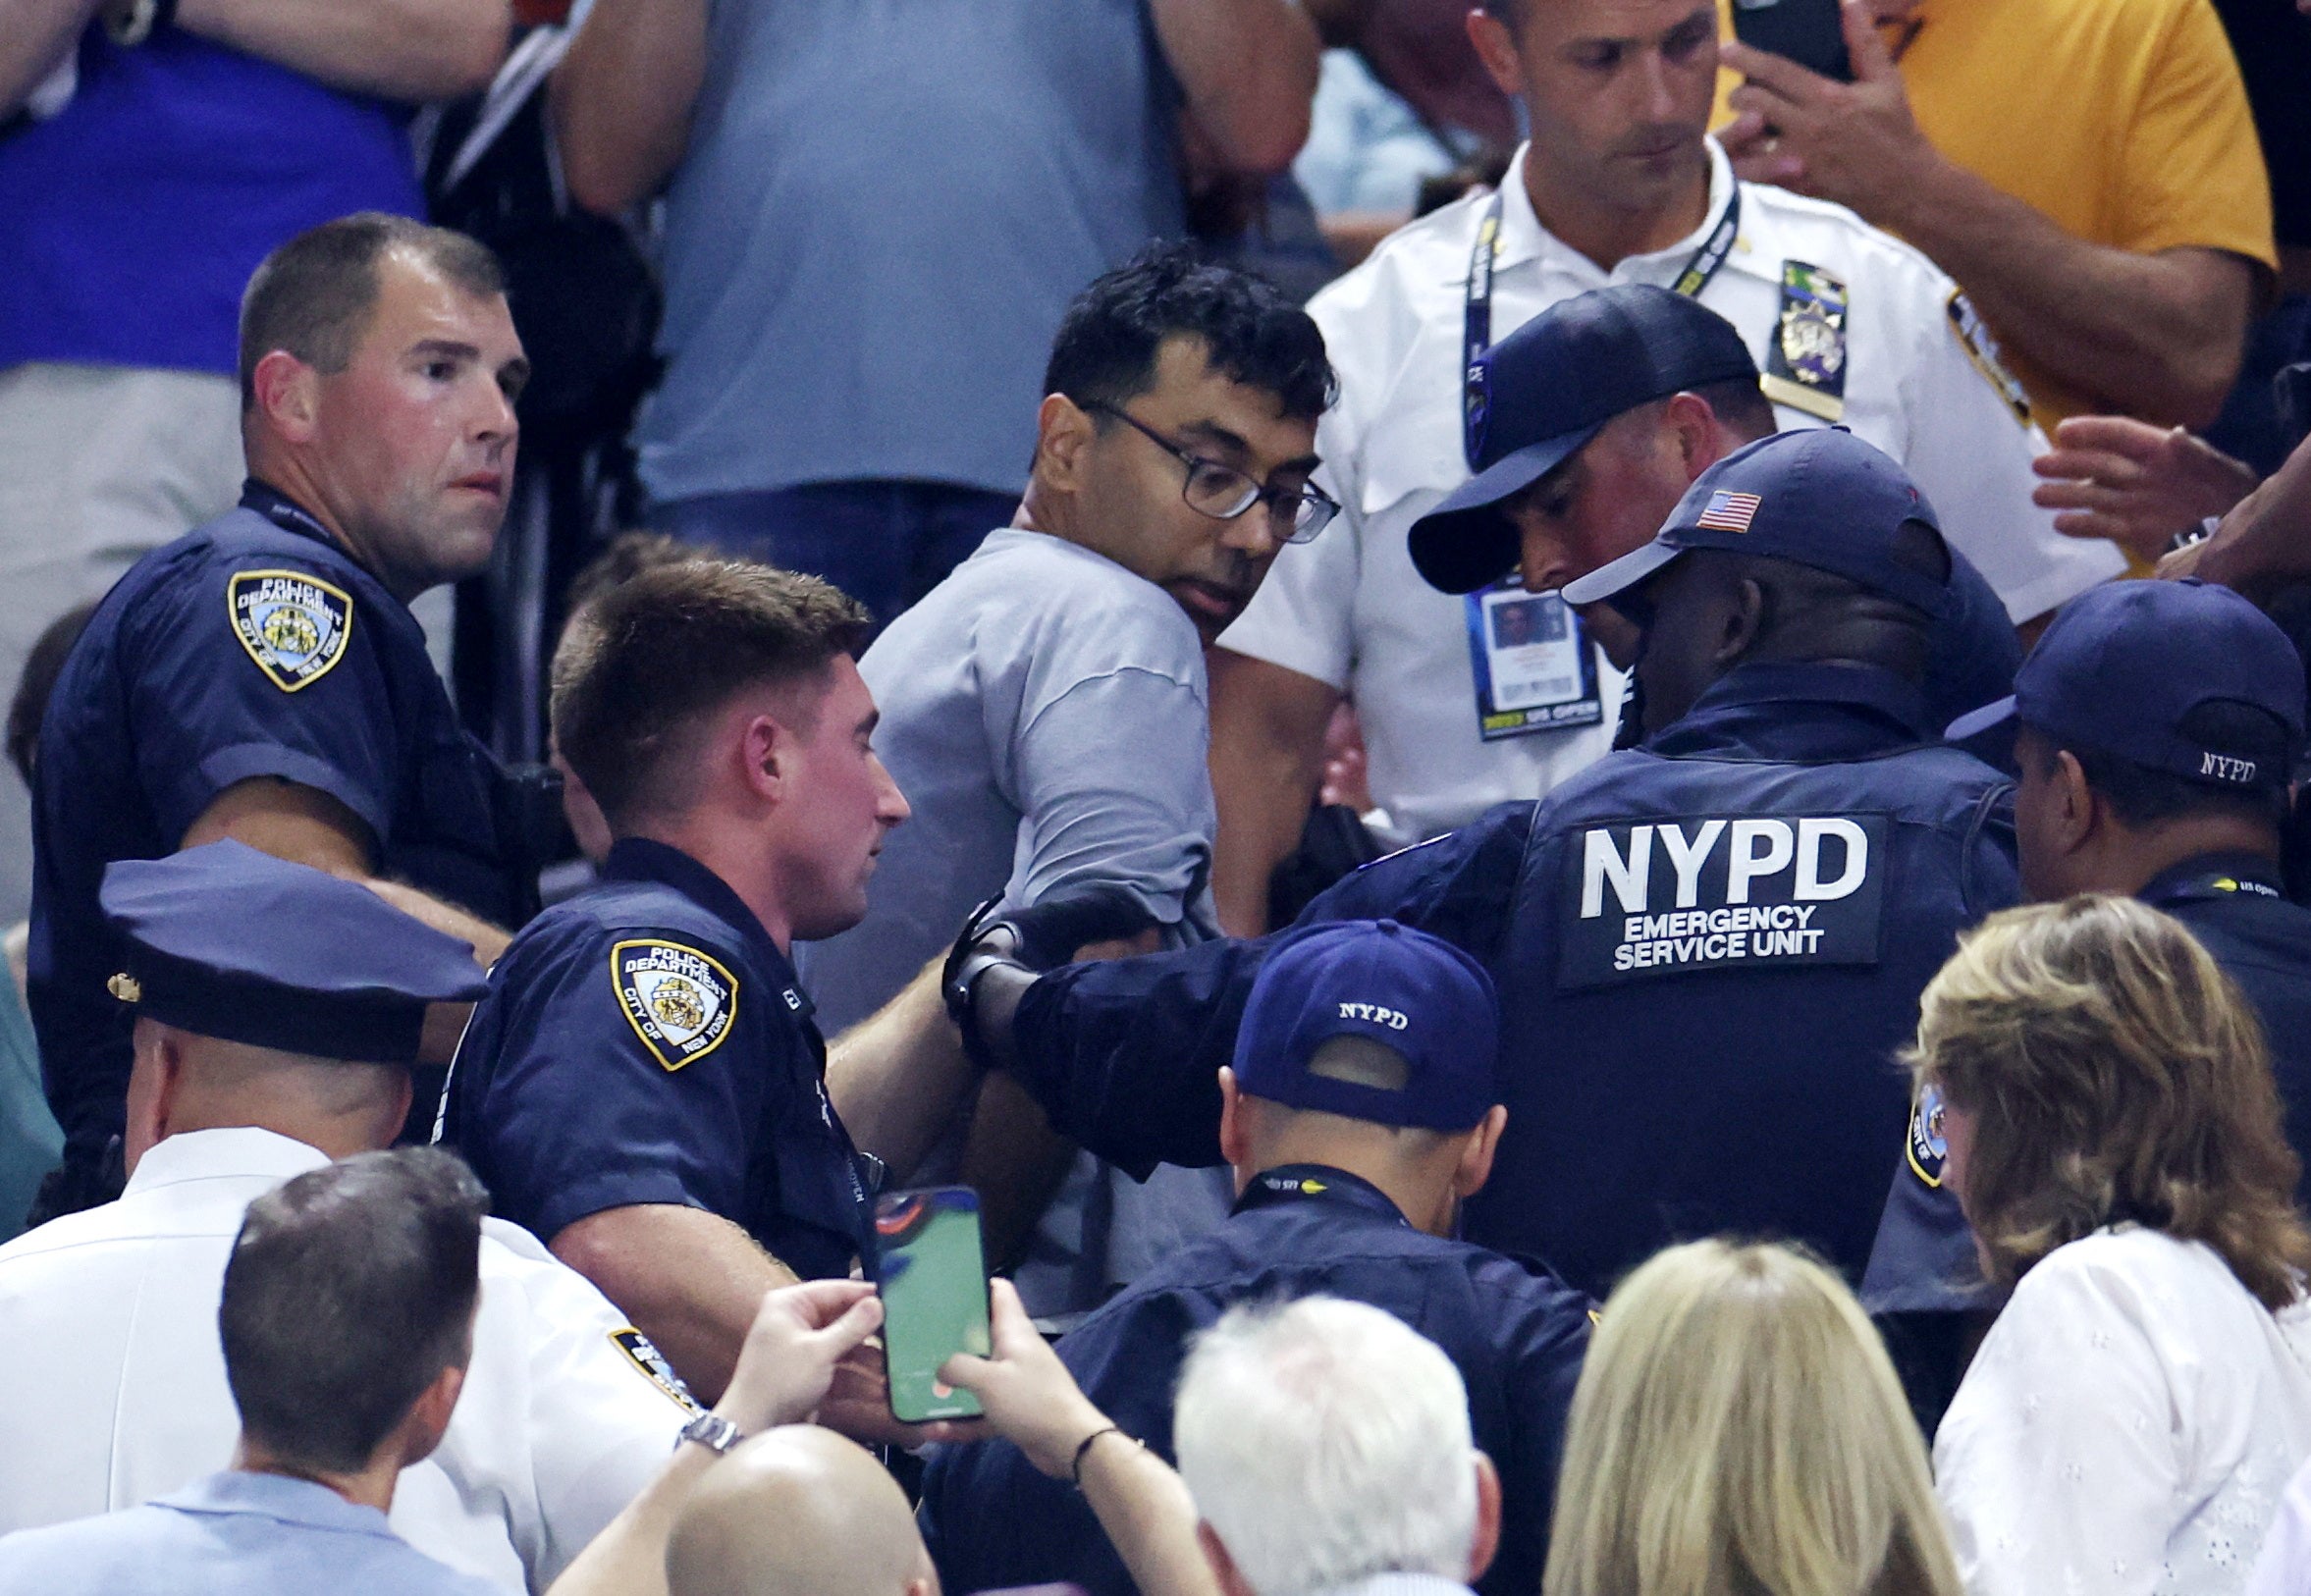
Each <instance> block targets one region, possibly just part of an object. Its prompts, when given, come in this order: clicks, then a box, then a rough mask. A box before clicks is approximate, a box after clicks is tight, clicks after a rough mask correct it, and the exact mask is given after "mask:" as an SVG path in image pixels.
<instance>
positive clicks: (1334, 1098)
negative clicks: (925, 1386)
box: [923, 921, 1589, 1596]
mask: <svg viewBox="0 0 2311 1596" xmlns="http://www.w3.org/2000/svg"><path fill="white" fill-rule="evenodd" d="M1498 1025H1499V1011H1498V1008H1497V1005H1496V1002H1495V999H1494V995H1493V988H1492V982H1491V980H1490V978H1489V977H1487V976H1486V975H1485V973H1484V970H1483V968H1482V967H1481V966H1480V965H1478V962H1477V961H1476V960H1475V959H1474V958H1472V957H1470V956H1469V954H1467V953H1466V952H1464V951H1462V950H1461V949H1460V948H1457V947H1455V946H1453V945H1452V944H1451V943H1449V942H1446V941H1443V940H1441V939H1439V938H1437V937H1434V936H1430V935H1427V934H1426V933H1424V932H1422V931H1414V930H1411V929H1409V928H1407V927H1404V926H1400V925H1397V924H1395V923H1394V922H1392V921H1377V922H1374V921H1347V922H1340V923H1323V924H1317V925H1314V926H1309V927H1306V928H1303V929H1301V930H1298V931H1292V932H1289V933H1287V934H1286V935H1285V936H1283V937H1282V938H1280V939H1279V941H1278V944H1277V947H1276V950H1275V954H1274V956H1273V957H1272V958H1270V959H1268V960H1267V961H1266V962H1265V963H1264V964H1263V967H1262V969H1261V972H1260V976H1259V979H1258V981H1257V982H1256V983H1255V984H1254V986H1253V989H1252V993H1251V996H1250V998H1249V1000H1248V1002H1247V1004H1246V1007H1245V1013H1244V1022H1243V1024H1242V1025H1241V1026H1240V1027H1239V1028H1238V1030H1237V1033H1236V1038H1235V1051H1234V1064H1233V1067H1232V1068H1229V1069H1222V1070H1221V1071H1220V1072H1219V1091H1220V1094H1221V1100H1222V1104H1223V1106H1222V1109H1221V1115H1220V1129H1219V1144H1220V1149H1221V1151H1222V1153H1223V1154H1224V1156H1225V1157H1226V1160H1227V1162H1228V1163H1229V1164H1231V1165H1232V1166H1233V1167H1234V1171H1235V1178H1236V1189H1237V1191H1238V1193H1239V1194H1240V1195H1239V1197H1238V1199H1237V1202H1236V1206H1235V1211H1234V1213H1233V1214H1232V1215H1231V1216H1230V1218H1229V1219H1228V1220H1227V1221H1226V1222H1225V1223H1224V1224H1222V1225H1221V1226H1220V1227H1219V1228H1218V1229H1217V1230H1215V1231H1213V1232H1211V1233H1210V1234H1209V1235H1206V1236H1202V1237H1199V1238H1197V1239H1195V1240H1193V1241H1191V1242H1189V1243H1188V1244H1187V1245H1186V1246H1185V1247H1183V1248H1182V1249H1180V1250H1178V1251H1177V1252H1175V1253H1174V1254H1172V1255H1171V1256H1170V1257H1169V1258H1167V1259H1166V1260H1165V1261H1164V1262H1163V1263H1161V1264H1159V1265H1157V1266H1156V1267H1155V1270H1154V1271H1153V1272H1151V1273H1150V1274H1148V1275H1145V1276H1143V1277H1142V1278H1141V1279H1139V1280H1137V1281H1135V1282H1134V1283H1133V1284H1132V1285H1130V1286H1129V1287H1127V1288H1125V1290H1124V1292H1123V1293H1122V1295H1120V1296H1118V1297H1116V1298H1115V1299H1114V1300H1113V1301H1111V1302H1109V1303H1107V1304H1106V1305H1104V1306H1103V1307H1101V1308H1100V1309H1098V1310H1096V1311H1095V1312H1094V1313H1093V1314H1092V1315H1091V1316H1090V1317H1089V1318H1087V1319H1086V1320H1084V1321H1083V1323H1081V1324H1080V1325H1078V1326H1077V1327H1076V1328H1075V1329H1074V1330H1072V1331H1070V1332H1069V1333H1068V1334H1067V1336H1066V1337H1065V1338H1064V1339H1062V1340H1061V1341H1060V1343H1059V1348H1058V1351H1059V1357H1060V1358H1061V1359H1062V1360H1063V1361H1064V1362H1065V1363H1066V1364H1067V1366H1068V1368H1069V1370H1070V1371H1071V1372H1072V1373H1073V1374H1074V1375H1075V1378H1076V1380H1077V1382H1078V1383H1079V1384H1080V1385H1081V1386H1082V1387H1083V1389H1084V1391H1085V1393H1086V1395H1088V1396H1089V1397H1091V1399H1092V1400H1093V1402H1095V1403H1097V1404H1098V1405H1099V1406H1100V1408H1101V1409H1102V1410H1103V1411H1105V1412H1106V1413H1107V1415H1108V1416H1109V1417H1110V1418H1111V1419H1112V1420H1113V1421H1114V1422H1115V1423H1117V1424H1120V1425H1121V1426H1123V1429H1124V1431H1125V1433H1127V1434H1129V1435H1132V1436H1134V1437H1137V1438H1138V1439H1140V1440H1143V1441H1145V1442H1146V1443H1147V1444H1148V1445H1149V1446H1151V1447H1154V1448H1155V1450H1156V1451H1157V1452H1159V1453H1162V1454H1163V1455H1164V1456H1165V1457H1167V1458H1168V1457H1169V1456H1170V1454H1171V1439H1170V1438H1171V1399H1172V1391H1173V1388H1174V1387H1175V1386H1176V1385H1177V1383H1178V1379H1179V1370H1180V1364H1181V1362H1182V1360H1183V1359H1184V1358H1185V1357H1186V1354H1187V1350H1188V1342H1189V1340H1190V1338H1191V1337H1192V1336H1193V1335H1194V1334H1195V1333H1196V1332H1198V1331H1200V1330H1203V1329H1205V1328H1207V1327H1209V1325H1210V1324H1212V1323H1213V1322H1214V1321H1215V1320H1217V1319H1218V1318H1219V1316H1220V1315H1221V1314H1222V1313H1224V1312H1226V1311H1227V1309H1228V1308H1230V1307H1231V1306H1234V1305H1235V1304H1237V1303H1243V1302H1252V1301H1268V1300H1273V1299H1277V1298H1291V1297H1304V1296H1309V1295H1314V1294H1318V1293H1321V1294H1324V1295H1328V1296H1333V1297H1342V1298H1347V1299H1349V1300H1351V1301H1354V1302H1362V1303H1373V1304H1374V1305H1376V1306H1379V1307H1383V1308H1386V1309H1387V1310H1388V1311H1390V1312H1392V1313H1394V1314H1395V1315H1396V1316H1397V1317H1399V1318H1401V1319H1403V1320H1404V1321H1405V1322H1406V1323H1407V1324H1409V1325H1411V1326H1412V1327H1413V1328H1414V1329H1416V1330H1418V1331H1420V1332H1421V1333H1422V1334H1423V1335H1424V1336H1426V1337H1428V1339H1429V1340H1431V1341H1433V1342H1435V1343H1436V1344H1437V1345H1438V1346H1440V1347H1442V1348H1443V1349H1444V1351H1445V1353H1446V1354H1447V1355H1448V1356H1449V1357H1451V1358H1452V1360H1453V1362H1454V1363H1455V1364H1456V1365H1457V1366H1458V1367H1459V1369H1460V1371H1461V1377H1462V1380H1463V1382H1464V1383H1465V1384H1466V1385H1467V1387H1468V1391H1469V1407H1470V1418H1471V1420H1472V1427H1473V1429H1474V1431H1475V1434H1476V1439H1477V1445H1478V1447H1479V1448H1481V1449H1482V1450H1483V1452H1484V1454H1485V1455H1486V1456H1487V1457H1489V1458H1490V1459H1492V1461H1493V1463H1494V1464H1495V1466H1497V1467H1498V1468H1499V1470H1500V1479H1501V1495H1502V1514H1501V1520H1502V1531H1503V1533H1502V1540H1501V1547H1500V1552H1499V1555H1498V1557H1497V1558H1496V1559H1495V1560H1494V1562H1493V1565H1492V1567H1491V1568H1490V1569H1488V1570H1487V1572H1486V1574H1485V1576H1484V1578H1483V1579H1482V1580H1481V1581H1480V1583H1479V1587H1478V1588H1479V1589H1481V1590H1483V1591H1486V1592H1488V1593H1492V1596H1532V1592H1533V1591H1535V1590H1537V1589H1538V1588H1539V1587H1540V1573H1541V1568H1542V1565H1543V1564H1544V1563H1546V1561H1547V1556H1548V1521H1549V1508H1550V1504H1551V1502H1552V1501H1553V1500H1554V1498H1555V1489H1556V1471H1557V1456H1558V1453H1559V1450H1560V1449H1561V1447H1562V1445H1563V1440H1564V1429H1565V1422H1566V1416H1567V1413H1568V1411H1569V1410H1570V1406H1571V1403H1572V1398H1573V1388H1574V1384H1575V1382H1576V1381H1577V1380H1578V1378H1579V1376H1580V1372H1581V1360H1582V1357H1583V1355H1584V1354H1585V1352H1586V1350H1587V1346H1588V1330H1589V1313H1588V1309H1589V1303H1588V1300H1587V1299H1586V1298H1585V1297H1583V1296H1582V1295H1580V1294H1579V1293H1577V1292H1574V1291H1572V1290H1571V1289H1569V1288H1568V1287H1566V1286H1565V1285H1564V1284H1563V1283H1562V1282H1560V1281H1559V1280H1557V1279H1556V1277H1555V1276H1553V1275H1551V1274H1550V1273H1549V1272H1548V1271H1547V1270H1546V1269H1545V1268H1541V1267H1539V1266H1538V1265H1529V1264H1527V1263H1524V1262H1521V1261H1518V1260H1516V1259H1513V1258H1509V1257H1504V1256H1503V1255H1501V1254H1500V1253H1497V1252H1492V1251H1488V1250H1485V1249H1483V1248H1480V1247H1476V1246H1472V1245H1470V1244H1469V1243H1466V1242H1461V1241H1455V1240H1452V1239H1451V1238H1452V1236H1453V1232H1454V1228H1455V1224H1456V1220H1457V1217H1458V1212H1459V1208H1460V1204H1461V1202H1462V1201H1463V1200H1464V1199H1465V1198H1467V1197H1469V1196H1470V1195H1471V1194H1472V1193H1474V1192H1476V1191H1478V1189H1479V1188H1481V1187H1482V1186H1483V1184H1484V1182H1485V1179H1486V1177H1487V1175H1488V1173H1489V1171H1490V1169H1491V1165H1492V1160H1493V1153H1494V1149H1495V1147H1496V1146H1497V1145H1498V1144H1499V1139H1500V1135H1501V1128H1502V1126H1503V1125H1504V1123H1506V1120H1507V1112H1506V1110H1504V1109H1503V1108H1501V1107H1500V1106H1499V1099H1500V1091H1499V1083H1498V1079H1497V1075H1496V1048H1495V1042H1494V1038H1495V1035H1496V1032H1497V1030H1498ZM923 1516H924V1527H925V1538H926V1540H927V1541H928V1542H929V1544H930V1546H931V1549H932V1555H933V1557H934V1558H935V1559H936V1560H937V1561H938V1563H939V1565H940V1576H941V1583H942V1585H943V1586H944V1587H945V1588H946V1589H948V1590H986V1589H990V1588H996V1587H1005V1586H1019V1585H1033V1584H1047V1583H1051V1582H1056V1581H1066V1582H1069V1583H1073V1584H1077V1585H1081V1586H1083V1587H1084V1588H1085V1589H1086V1590H1088V1591H1090V1592H1092V1593H1093V1596H1131V1592H1132V1589H1133V1587H1132V1583H1131V1580H1130V1578H1129V1576H1128V1575H1127V1573H1126V1572H1125V1570H1124V1567H1123V1564H1122V1562H1121V1561H1120V1560H1119V1559H1118V1558H1117V1556H1116V1554H1115V1552H1114V1549H1113V1548H1112V1547H1111V1546H1110V1545H1109V1543H1108V1541H1107V1538H1106V1536H1105V1535H1104V1534H1103V1533H1102V1531H1101V1529H1100V1527H1099V1524H1098V1522H1097V1521H1096V1520H1095V1519H1094V1518H1093V1516H1092V1515H1091V1512H1090V1510H1089V1509H1088V1508H1087V1507H1086V1506H1085V1504H1084V1502H1083V1499H1082V1497H1081V1496H1080V1495H1078V1494H1077V1493H1075V1492H1072V1491H1070V1490H1068V1489H1067V1487H1066V1486H1065V1485H1064V1484H1063V1483H1062V1482H1059V1481H1054V1480H1051V1479H1048V1478H1047V1477H1046V1476H1044V1475H1043V1474H1041V1473H1039V1472H1038V1471H1037V1470H1036V1468H1035V1466H1034V1465H1033V1464H1032V1463H1029V1462H1028V1461H1027V1459H1026V1457H1025V1455H1024V1454H1022V1453H1021V1452H1020V1451H1019V1449H1018V1448H1017V1447H1015V1446H1013V1445H1011V1444H1010V1443H1009V1442H1007V1441H985V1442H980V1443H978V1444H976V1445H973V1446H970V1447H965V1448H958V1449H950V1450H948V1451H946V1452H944V1453H942V1454H941V1455H940V1456H939V1457H938V1458H937V1459H936V1460H935V1461H934V1463H933V1464H932V1467H931V1470H930V1473H929V1475H928V1476H927V1477H926V1479H925V1482H924V1515H923Z"/></svg>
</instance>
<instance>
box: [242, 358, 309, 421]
mask: <svg viewBox="0 0 2311 1596" xmlns="http://www.w3.org/2000/svg"><path fill="white" fill-rule="evenodd" d="M249 386H250V388H251V389H253V390H254V391H255V395H256V407H257V412H258V413H259V414H260V415H262V416H263V417H264V419H265V425H266V427H267V428H268V429H270V430H271V431H272V432H273V433H275V434H276V435H277V436H279V437H280V438H281V439H282V440H283V441H284V442H286V443H292V444H305V443H310V442H312V438H313V430H314V427H315V425H316V424H317V422H318V421H319V418H320V412H321V374H320V373H319V372H318V371H316V370H314V369H313V368H312V367H311V366H308V365H306V364H305V363H304V362H303V361H302V360H299V359H298V358H297V357H296V355H294V354H292V353H290V352H289V351H288V350H287V349H275V350H274V351H273V352H272V353H270V354H268V355H266V356H265V357H264V358H263V359H262V360H259V361H258V362H257V363H256V369H255V370H254V371H252V372H250V373H249Z"/></svg>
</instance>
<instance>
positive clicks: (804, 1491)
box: [666, 1424, 939, 1596]
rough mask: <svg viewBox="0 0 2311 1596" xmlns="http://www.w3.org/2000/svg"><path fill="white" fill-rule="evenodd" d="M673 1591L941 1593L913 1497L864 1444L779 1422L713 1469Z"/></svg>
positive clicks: (675, 1547) (683, 1525) (683, 1546)
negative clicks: (911, 1502)
mask: <svg viewBox="0 0 2311 1596" xmlns="http://www.w3.org/2000/svg"><path fill="white" fill-rule="evenodd" d="M666 1573H667V1586H668V1589H669V1591H670V1593H671V1596H753V1593H755V1592H765V1593H769V1592H776V1593H777V1596H939V1576H938V1575H937V1574H936V1573H934V1572H933V1571H932V1568H931V1556H930V1554H929V1553H928V1552H926V1551H925V1550H924V1548H923V1538H922V1536H920V1535H918V1534H917V1533H916V1532H915V1517H914V1515H913V1514H912V1513H910V1512H909V1511H908V1509H907V1499H906V1496H905V1494H904V1493H903V1492H901V1491H900V1490H899V1488H898V1484H897V1482H896V1481H894V1480H893V1479H892V1478H891V1477H890V1475H889V1474H888V1473H887V1472H886V1471H885V1470H884V1468H883V1465H882V1464H881V1463H877V1462H876V1461H875V1460H874V1459H873V1458H872V1457H870V1456H869V1455H868V1454H867V1452H866V1450H865V1449H864V1448H862V1447H860V1446H859V1445H857V1444H856V1443H855V1442H851V1441H846V1440H844V1439H843V1438H842V1437H841V1436H839V1435H836V1434H835V1433H834V1432H833V1431H832V1430H823V1429H820V1428H818V1427H817V1426H815V1425H810V1424H789V1425H786V1426H784V1427H783V1428H780V1429H775V1430H769V1431H766V1432H764V1433H763V1434H761V1435H758V1436H756V1437H755V1438H754V1439H753V1440H751V1441H748V1442H747V1443H746V1444H745V1445H744V1446H741V1447H739V1448H738V1449H737V1450H736V1451H735V1452H732V1453H731V1454H730V1456H729V1457H728V1458H726V1459H725V1460H724V1461H723V1462H721V1463H717V1464H715V1466H714V1467H713V1468H711V1469H709V1470H708V1471H707V1474H706V1476H705V1478H703V1479H701V1480H700V1481H699V1482H698V1487H697V1489H695V1490H693V1491H692V1492H691V1493H690V1497H689V1500H688V1501H686V1502H684V1503H683V1504H682V1512H681V1516H680V1517H679V1518H677V1519H676V1520H675V1521H674V1530H673V1535H672V1539H670V1540H669V1541H668V1543H667V1551H666Z"/></svg>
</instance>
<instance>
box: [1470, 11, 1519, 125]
mask: <svg viewBox="0 0 2311 1596" xmlns="http://www.w3.org/2000/svg"><path fill="white" fill-rule="evenodd" d="M1499 9H1500V7H1499V5H1498V4H1497V3H1495V4H1491V5H1486V4H1483V3H1482V0H1479V4H1478V6H1476V7H1472V8H1471V10H1470V12H1469V42H1470V43H1471V44H1474V45H1475V46H1476V47H1477V59H1478V60H1479V61H1481V62H1483V63H1484V71H1485V73H1486V74H1487V75H1488V76H1489V77H1490V78H1491V79H1492V80H1493V83H1494V84H1495V85H1496V86H1497V87H1498V88H1499V89H1500V91H1501V92H1502V93H1503V94H1506V95H1507V96H1508V97H1509V98H1510V99H1512V100H1513V99H1518V98H1521V97H1522V96H1523V95H1524V93H1525V67H1524V63H1522V62H1521V61H1519V60H1518V59H1517V35H1516V34H1514V33H1512V32H1510V31H1509V25H1508V24H1507V23H1506V22H1504V21H1503V20H1502V19H1501V18H1500V17H1499V16H1498V15H1497V13H1498V11H1499Z"/></svg>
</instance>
